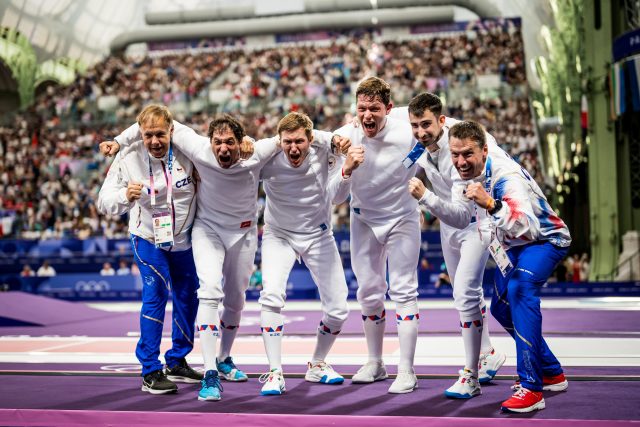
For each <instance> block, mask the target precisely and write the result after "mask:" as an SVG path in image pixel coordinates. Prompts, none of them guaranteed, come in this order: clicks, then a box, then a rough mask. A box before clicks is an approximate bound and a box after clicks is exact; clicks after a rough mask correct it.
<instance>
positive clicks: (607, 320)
mask: <svg viewBox="0 0 640 427" xmlns="http://www.w3.org/2000/svg"><path fill="white" fill-rule="evenodd" d="M24 307H28V310H25V309H24ZM254 313H255V312H254ZM283 314H285V316H287V317H288V320H289V321H288V323H287V324H286V325H285V333H287V332H288V333H292V334H315V331H316V325H317V324H318V323H319V321H320V313H319V312H309V311H287V310H286V308H285V310H284V311H283ZM388 316H389V318H390V319H391V318H392V317H393V313H388ZM542 316H543V332H544V333H545V335H548V336H553V335H566V334H571V335H572V336H580V335H583V336H608V337H620V336H621V337H626V336H636V335H637V336H640V323H638V313H637V312H636V311H632V310H627V311H624V310H620V311H615V310H576V309H543V310H542ZM2 318H5V319H12V320H17V321H21V322H25V323H33V324H38V325H42V326H4V327H2V326H1V325H2V323H0V336H3V335H20V334H23V335H30V336H43V335H60V336H72V335H86V336H95V335H96V331H100V336H105V337H121V336H126V335H127V333H128V332H137V331H138V330H139V326H138V325H139V315H138V314H137V313H114V312H105V311H101V310H96V309H93V308H90V307H88V306H86V305H85V304H82V303H72V302H66V301H59V300H54V299H51V298H45V297H40V296H35V295H30V294H25V293H22V292H6V293H4V294H3V295H2V298H0V319H2ZM487 318H488V319H489V328H490V330H491V331H492V334H494V335H500V334H505V332H504V331H503V329H502V327H501V326H500V325H499V324H498V323H497V322H496V321H495V319H493V318H492V317H491V316H490V315H489V316H487ZM459 323H460V321H459V318H458V313H457V312H456V311H455V310H454V309H453V308H451V309H431V310H429V309H427V310H422V311H421V313H420V326H419V328H420V333H421V334H457V333H459V331H460V329H459ZM170 324H171V322H165V326H166V331H165V332H166V334H167V335H168V336H169V335H170V327H171V326H170ZM395 331H396V324H395V321H388V322H387V332H390V333H393V332H395ZM239 333H240V334H246V335H259V333H260V332H259V328H258V327H248V326H245V327H241V328H240V331H239ZM353 334H357V335H361V334H362V320H361V317H360V313H359V312H356V311H352V312H351V313H350V315H349V318H348V319H347V321H346V322H345V324H344V326H343V329H342V335H343V336H344V335H353Z"/></svg>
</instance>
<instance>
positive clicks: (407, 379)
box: [389, 369, 418, 394]
mask: <svg viewBox="0 0 640 427" xmlns="http://www.w3.org/2000/svg"><path fill="white" fill-rule="evenodd" d="M417 388H418V377H416V374H415V373H414V371H413V369H411V370H410V371H400V372H398V375H396V379H395V381H393V384H391V387H389V393H394V394H403V393H411V392H412V391H413V390H415V389H417Z"/></svg>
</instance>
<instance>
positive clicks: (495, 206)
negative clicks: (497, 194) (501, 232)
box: [487, 199, 502, 215]
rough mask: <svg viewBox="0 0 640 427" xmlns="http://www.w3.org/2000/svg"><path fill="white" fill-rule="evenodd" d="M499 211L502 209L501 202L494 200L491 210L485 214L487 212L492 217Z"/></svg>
mask: <svg viewBox="0 0 640 427" xmlns="http://www.w3.org/2000/svg"><path fill="white" fill-rule="evenodd" d="M500 209H502V200H500V199H498V200H494V202H493V209H491V210H487V212H489V215H493V214H495V213H496V212H498V211H499V210H500Z"/></svg>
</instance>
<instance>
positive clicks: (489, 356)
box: [478, 350, 507, 384]
mask: <svg viewBox="0 0 640 427" xmlns="http://www.w3.org/2000/svg"><path fill="white" fill-rule="evenodd" d="M506 360H507V355H506V354H504V353H498V352H497V351H495V350H491V353H485V354H481V355H480V360H479V361H478V382H479V383H480V384H486V383H488V382H489V381H491V380H492V379H493V377H495V376H496V374H497V373H498V369H500V368H501V367H502V365H504V362H505V361H506Z"/></svg>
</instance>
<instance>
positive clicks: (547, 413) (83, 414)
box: [0, 292, 640, 427]
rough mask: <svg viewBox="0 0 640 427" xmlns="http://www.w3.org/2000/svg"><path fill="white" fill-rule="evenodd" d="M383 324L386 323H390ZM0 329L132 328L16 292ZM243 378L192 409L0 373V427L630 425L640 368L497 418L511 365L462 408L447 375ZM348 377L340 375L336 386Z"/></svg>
mask: <svg viewBox="0 0 640 427" xmlns="http://www.w3.org/2000/svg"><path fill="white" fill-rule="evenodd" d="M255 315H256V313H255V312H253V313H252V316H255ZM285 315H287V316H288V317H289V319H291V321H290V322H289V323H287V325H286V329H285V331H286V332H289V333H291V334H301V335H303V334H315V329H316V325H317V323H318V321H319V314H318V313H317V312H304V311H288V312H287V311H286V310H285ZM388 316H389V318H390V319H392V318H393V313H388ZM543 317H544V324H543V330H544V332H545V334H546V335H554V334H555V335H571V336H592V337H599V336H602V337H604V336H606V337H613V336H623V337H629V338H637V337H638V336H639V335H640V326H639V325H640V324H639V323H638V321H637V320H638V315H637V312H635V311H610V310H576V309H548V310H543ZM3 319H4V321H5V324H11V322H14V324H22V325H23V326H0V337H1V336H11V335H13V336H15V335H31V336H36V337H37V336H46V335H60V336H73V335H86V336H105V337H122V336H126V335H127V333H129V332H136V331H137V330H138V315H137V314H135V313H110V312H104V311H100V310H95V309H92V308H90V307H88V306H86V305H84V304H81V303H69V302H65V301H57V300H52V299H49V298H43V297H36V296H33V295H28V294H22V293H19V292H9V293H5V294H3V295H2V298H0V325H2V321H3ZM420 320H421V322H420V333H421V334H458V333H459V326H458V316H457V313H456V312H455V310H453V309H438V310H435V309H434V310H423V311H422V312H421V319H420ZM489 321H490V322H491V325H490V327H491V328H492V330H493V331H495V332H494V335H496V334H500V333H502V329H501V327H500V326H499V325H498V324H497V323H496V322H495V321H494V320H493V319H492V318H490V316H489ZM166 323H167V324H168V323H170V322H166ZM25 325H36V326H25ZM361 328H362V322H361V319H360V314H359V313H358V312H356V311H354V312H352V313H351V314H350V317H349V319H348V321H347V322H346V324H345V326H344V328H343V334H345V335H361V334H362V329H361ZM253 329H256V330H253ZM395 330H396V325H395V322H394V321H388V322H387V332H388V333H394V332H395ZM167 332H168V331H167ZM240 333H241V334H242V333H244V334H246V335H258V331H257V328H254V327H243V328H241V332H240ZM242 368H243V369H244V370H245V371H247V372H248V373H250V374H252V378H251V379H250V381H249V382H248V383H244V384H235V383H223V384H224V393H223V396H224V398H223V401H222V402H199V401H197V399H196V393H197V385H181V387H180V392H179V393H178V394H175V395H165V396H152V395H150V394H147V393H143V392H141V391H140V382H141V380H140V377H138V376H136V375H135V374H118V373H115V372H107V371H101V365H99V364H66V363H64V364H54V363H38V364H32V363H0V396H1V398H0V426H4V425H29V426H36V425H38V426H43V425H59V426H77V425H83V424H84V425H123V426H124V425H128V426H136V425H154V426H156V427H162V426H165V425H166V426H169V425H172V426H178V425H213V424H215V425H221V426H222V425H224V426H225V427H241V426H242V427H248V426H254V425H255V426H269V427H273V425H274V424H275V423H277V424H278V427H302V426H305V427H306V426H312V427H315V426H324V425H341V426H345V427H346V426H348V427H360V426H362V427H389V424H390V423H393V424H394V425H412V426H419V425H429V426H434V427H440V426H443V427H444V426H446V427H452V426H458V425H459V426H462V425H464V426H468V425H469V424H473V425H474V426H475V427H492V426H494V425H495V423H499V424H501V426H505V425H509V426H510V427H529V426H534V425H535V426H537V427H543V426H544V427H546V426H547V425H551V424H553V425H554V426H555V425H558V424H562V425H567V426H569V425H571V426H580V427H582V426H584V427H588V426H598V427H600V426H605V425H606V426H617V425H625V426H626V425H629V424H635V425H639V426H640V405H639V403H640V401H639V400H638V398H637V396H638V390H639V385H640V367H568V368H567V369H566V372H565V373H566V374H567V376H568V377H569V379H570V388H569V391H568V392H566V393H551V392H549V393H545V400H546V404H547V407H546V409H545V410H543V411H538V412H536V413H531V414H520V415H507V414H503V413H501V412H500V411H499V408H500V402H502V401H503V400H505V399H506V398H508V397H509V395H510V394H511V390H510V388H509V386H510V385H511V384H512V382H513V377H514V376H515V368H514V367H504V368H503V369H502V370H501V371H500V375H499V376H498V377H497V380H496V381H494V383H493V384H490V385H487V386H485V387H483V395H482V396H479V397H476V398H474V399H471V400H467V401H459V400H449V399H446V398H445V397H444V396H443V394H442V393H443V391H444V389H446V388H447V387H449V386H450V385H451V384H452V381H453V380H452V379H453V378H454V376H455V374H456V371H457V369H458V368H459V367H457V366H419V367H417V374H418V375H420V380H419V388H418V389H417V390H416V391H415V392H413V393H409V394H405V395H390V394H388V393H387V388H388V387H389V385H390V383H391V381H390V380H387V381H383V382H378V383H374V384H370V385H352V384H351V383H350V381H349V380H347V381H346V382H345V384H344V385H341V386H325V385H318V384H310V383H307V382H305V381H304V380H303V379H302V378H301V377H302V375H301V374H303V373H304V371H305V367H304V366H302V365H299V366H298V365H295V366H285V367H284V370H285V373H286V374H288V375H289V376H288V377H287V393H286V394H285V395H284V396H279V397H263V396H260V395H259V390H260V384H259V382H258V380H257V378H256V376H257V375H258V374H260V373H262V372H264V371H265V368H266V366H259V365H251V366H242ZM357 368H358V367H357V366H340V370H341V371H342V373H343V374H345V375H346V376H350V375H351V374H353V373H354V372H355V371H356V370H357ZM392 371H394V370H393V369H392ZM389 417H393V418H389ZM400 417H402V418H400ZM401 420H402V421H401ZM589 420H595V421H593V422H592V421H589ZM598 420H600V422H597V421H598ZM614 420H618V421H614ZM488 422H491V426H490V425H489V424H488ZM516 423H517V424H516Z"/></svg>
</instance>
